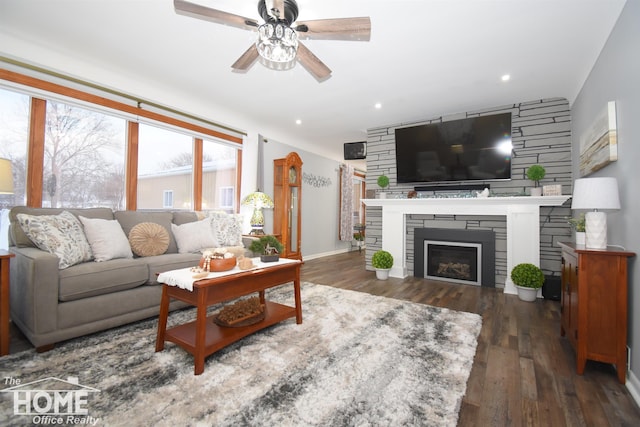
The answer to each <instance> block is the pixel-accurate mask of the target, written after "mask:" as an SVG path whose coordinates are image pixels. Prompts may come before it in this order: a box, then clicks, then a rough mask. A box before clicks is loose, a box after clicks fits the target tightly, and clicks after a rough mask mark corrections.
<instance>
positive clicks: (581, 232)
mask: <svg viewBox="0 0 640 427" xmlns="http://www.w3.org/2000/svg"><path fill="white" fill-rule="evenodd" d="M567 222H568V223H569V225H570V226H571V228H573V229H574V230H575V231H576V245H584V244H585V243H586V240H587V239H586V234H587V233H586V221H585V217H584V213H581V214H580V216H578V218H569V219H568V220H567Z"/></svg>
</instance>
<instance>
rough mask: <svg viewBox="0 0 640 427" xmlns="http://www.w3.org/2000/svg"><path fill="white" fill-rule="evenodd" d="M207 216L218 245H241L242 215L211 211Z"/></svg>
mask: <svg viewBox="0 0 640 427" xmlns="http://www.w3.org/2000/svg"><path fill="white" fill-rule="evenodd" d="M209 216H211V218H213V221H212V223H211V224H212V226H213V233H214V236H215V237H216V240H217V241H218V245H219V246H242V215H240V214H227V213H224V212H211V213H210V214H209Z"/></svg>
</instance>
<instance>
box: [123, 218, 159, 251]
mask: <svg viewBox="0 0 640 427" xmlns="http://www.w3.org/2000/svg"><path fill="white" fill-rule="evenodd" d="M129 244H130V245H131V249H133V253H134V254H136V255H138V256H155V255H162V254H163V253H165V252H166V251H167V249H168V248H169V233H168V232H167V230H166V229H165V228H164V227H163V226H161V225H160V224H156V223H155V222H141V223H140V224H137V225H135V226H134V227H133V228H132V229H131V231H130V232H129Z"/></svg>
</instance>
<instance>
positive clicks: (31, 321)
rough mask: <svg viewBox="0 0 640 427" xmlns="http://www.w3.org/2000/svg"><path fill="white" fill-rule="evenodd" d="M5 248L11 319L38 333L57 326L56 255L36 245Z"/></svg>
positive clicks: (57, 281) (31, 331) (57, 284)
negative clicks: (8, 262) (8, 260)
mask: <svg viewBox="0 0 640 427" xmlns="http://www.w3.org/2000/svg"><path fill="white" fill-rule="evenodd" d="M9 250H10V251H11V252H12V253H14V254H15V255H16V256H15V257H14V258H12V259H11V269H10V270H11V272H10V283H11V285H10V286H11V289H10V293H9V295H10V300H11V318H12V319H13V320H14V322H15V323H16V324H18V325H19V326H20V327H21V328H26V329H27V330H28V332H30V333H34V334H42V333H46V332H50V331H54V330H56V329H57V327H58V316H57V312H58V293H59V283H60V281H59V279H58V257H56V256H55V255H52V254H50V253H48V252H46V251H42V250H40V249H37V248H28V247H25V248H19V247H16V246H12V247H10V248H9Z"/></svg>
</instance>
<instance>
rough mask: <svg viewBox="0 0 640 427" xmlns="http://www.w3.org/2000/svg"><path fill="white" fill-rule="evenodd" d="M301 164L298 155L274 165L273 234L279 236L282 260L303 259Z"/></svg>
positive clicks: (294, 154) (293, 154)
mask: <svg viewBox="0 0 640 427" xmlns="http://www.w3.org/2000/svg"><path fill="white" fill-rule="evenodd" d="M301 198H302V160H301V159H300V156H298V154H297V153H293V152H292V153H289V154H288V155H287V157H285V158H284V159H276V160H274V161H273V203H274V208H273V234H275V235H280V238H281V239H282V244H283V245H284V250H283V251H282V253H281V254H280V255H281V256H282V257H283V258H293V259H300V260H301V259H302V253H301V250H300V241H301V235H300V234H301V223H302V217H301V206H302V205H301V204H300V201H301Z"/></svg>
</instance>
